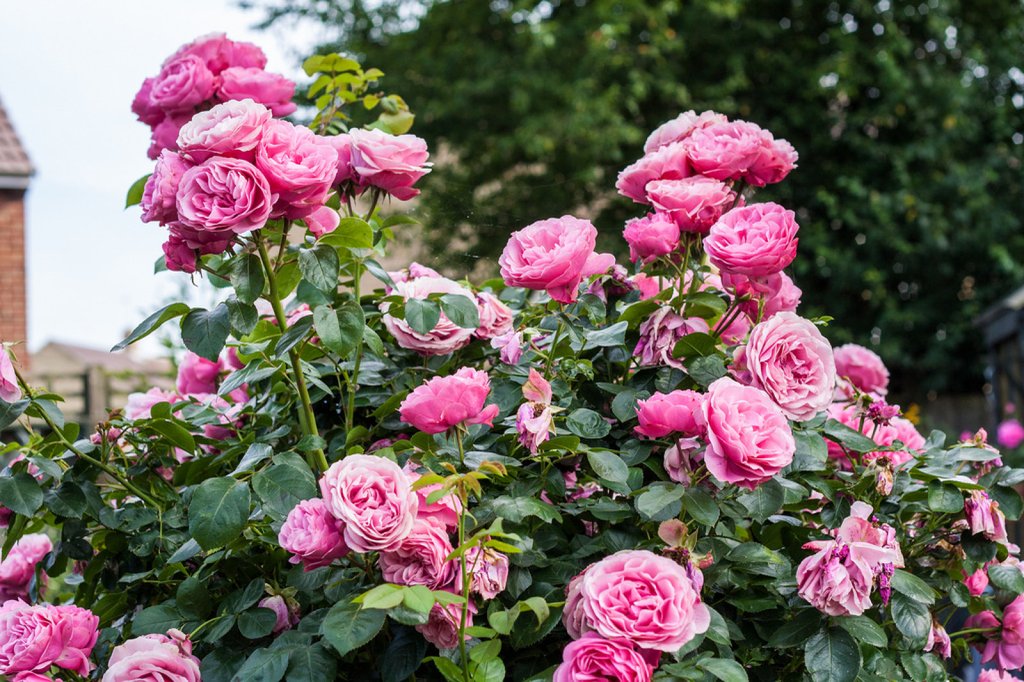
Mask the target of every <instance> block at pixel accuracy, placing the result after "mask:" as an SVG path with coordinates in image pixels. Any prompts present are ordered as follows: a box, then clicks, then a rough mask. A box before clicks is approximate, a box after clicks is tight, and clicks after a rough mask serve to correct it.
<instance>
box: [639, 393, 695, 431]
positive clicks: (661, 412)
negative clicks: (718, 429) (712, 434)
mask: <svg viewBox="0 0 1024 682" xmlns="http://www.w3.org/2000/svg"><path fill="white" fill-rule="evenodd" d="M703 405H704V396H702V395H701V394H700V393H697V392H696V391H672V392H671V393H655V394H654V395H652V396H651V397H650V398H647V399H646V400H638V401H637V403H636V417H637V420H638V421H639V422H640V423H639V425H638V426H637V427H636V432H637V433H638V434H640V435H641V436H647V437H648V438H664V437H665V436H668V435H669V434H673V433H675V434H681V435H683V436H686V437H693V436H700V435H703V434H704V430H705V428H706V424H705V423H704V412H703Z"/></svg>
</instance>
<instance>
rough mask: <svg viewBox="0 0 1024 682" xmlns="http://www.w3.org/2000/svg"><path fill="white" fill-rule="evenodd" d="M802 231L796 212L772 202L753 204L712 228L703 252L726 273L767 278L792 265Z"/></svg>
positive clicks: (728, 215) (730, 213)
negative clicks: (799, 231) (797, 221)
mask: <svg viewBox="0 0 1024 682" xmlns="http://www.w3.org/2000/svg"><path fill="white" fill-rule="evenodd" d="M799 229H800V226H799V225H797V224H796V221H795V220H794V213H793V211H787V210H786V209H785V208H783V207H782V206H779V205H778V204H773V203H771V202H767V203H763V204H751V205H749V206H742V207H740V208H735V209H733V210H731V211H729V212H728V213H726V214H725V215H723V216H722V218H721V219H720V220H719V221H718V222H717V223H715V224H714V225H712V226H711V232H710V234H708V236H707V237H706V238H705V239H704V249H705V250H706V251H707V253H708V257H709V259H710V260H711V262H712V263H713V264H714V265H715V266H716V267H718V268H719V269H720V270H721V271H722V272H723V273H728V274H740V275H748V276H750V277H767V276H769V275H773V274H775V273H777V272H781V271H782V270H783V269H784V268H785V267H786V266H787V265H789V264H790V263H792V262H793V259H794V258H795V257H796V247H797V243H798V242H799V240H798V239H797V238H796V233H797V230H799Z"/></svg>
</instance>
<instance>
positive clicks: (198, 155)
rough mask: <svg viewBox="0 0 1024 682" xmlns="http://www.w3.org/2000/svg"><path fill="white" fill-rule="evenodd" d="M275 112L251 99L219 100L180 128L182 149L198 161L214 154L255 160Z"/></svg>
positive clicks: (182, 151) (179, 136)
mask: <svg viewBox="0 0 1024 682" xmlns="http://www.w3.org/2000/svg"><path fill="white" fill-rule="evenodd" d="M271 117H272V114H271V113H270V109H267V108H266V107H265V106H263V105H262V104H258V103H256V102H254V101H252V100H251V99H243V100H235V101H231V102H224V103H223V104H218V105H216V106H215V107H213V108H211V109H209V110H208V111H203V112H201V113H198V114H196V115H195V116H193V117H192V120H191V121H189V122H188V123H186V124H185V125H183V126H182V127H181V130H180V131H179V132H178V140H177V145H178V149H180V150H181V153H182V154H184V155H185V156H186V157H187V158H189V159H191V160H192V161H194V162H196V163H202V162H203V161H206V160H207V159H208V158H210V157H211V156H232V157H237V158H242V159H246V160H248V161H251V160H252V159H253V157H254V155H255V152H256V145H257V144H259V141H260V138H261V137H262V136H263V129H264V128H265V127H266V125H267V122H268V121H270V119H271Z"/></svg>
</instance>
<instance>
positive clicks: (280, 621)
mask: <svg viewBox="0 0 1024 682" xmlns="http://www.w3.org/2000/svg"><path fill="white" fill-rule="evenodd" d="M257 606H259V607H260V608H264V609H270V610H271V611H273V612H274V615H275V616H277V621H276V622H275V623H274V630H273V634H275V635H277V634H280V633H282V632H284V631H285V630H291V629H292V628H293V627H295V626H296V625H298V624H299V617H300V615H299V605H298V604H297V603H295V602H292V603H291V604H289V603H288V600H287V599H285V598H284V597H283V596H281V595H280V594H275V595H272V596H270V597H264V598H263V599H261V600H260V603H259V604H258V605H257Z"/></svg>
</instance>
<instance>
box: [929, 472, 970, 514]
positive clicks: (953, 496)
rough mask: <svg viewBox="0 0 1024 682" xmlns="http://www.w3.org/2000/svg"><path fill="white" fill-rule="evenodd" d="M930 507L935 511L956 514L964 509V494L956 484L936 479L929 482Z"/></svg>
mask: <svg viewBox="0 0 1024 682" xmlns="http://www.w3.org/2000/svg"><path fill="white" fill-rule="evenodd" d="M928 507H929V509H931V510H932V511H934V512H947V513H951V514H955V513H957V512H961V511H963V509H964V495H963V493H961V492H960V490H959V489H958V488H957V487H956V486H954V485H950V484H949V483H943V482H942V481H940V480H938V479H936V480H933V481H931V482H929V483H928Z"/></svg>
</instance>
